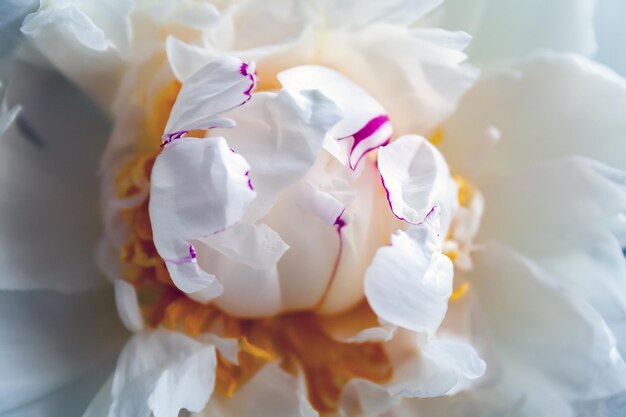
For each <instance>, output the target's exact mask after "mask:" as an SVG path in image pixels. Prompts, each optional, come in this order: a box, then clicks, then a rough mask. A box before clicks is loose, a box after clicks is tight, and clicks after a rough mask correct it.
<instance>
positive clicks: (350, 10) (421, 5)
mask: <svg viewBox="0 0 626 417" xmlns="http://www.w3.org/2000/svg"><path fill="white" fill-rule="evenodd" d="M441 2H442V0H391V1H389V0H388V1H385V2H375V3H371V4H368V5H367V6H366V7H364V6H363V3H362V2H360V1H359V0H325V1H324V2H323V3H322V4H323V6H322V7H323V12H324V13H325V15H326V16H327V19H328V20H329V22H328V25H329V26H330V27H331V28H342V29H350V30H357V29H360V28H362V27H365V26H368V25H371V24H375V23H389V24H393V25H409V24H411V23H413V22H415V21H416V20H418V19H419V18H420V17H422V16H423V15H425V14H426V13H428V12H429V11H431V10H432V9H434V8H435V7H437V6H439V4H441Z"/></svg>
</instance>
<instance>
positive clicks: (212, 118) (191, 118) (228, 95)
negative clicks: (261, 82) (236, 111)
mask: <svg viewBox="0 0 626 417" xmlns="http://www.w3.org/2000/svg"><path fill="white" fill-rule="evenodd" d="M255 85H256V75H255V74H254V64H252V63H250V64H249V63H245V62H242V61H241V60H239V59H237V58H234V57H230V56H223V57H219V58H216V59H215V60H213V61H212V62H210V63H208V64H206V65H205V66H203V67H202V68H200V69H199V70H198V71H196V72H195V73H193V75H191V76H190V77H189V78H188V79H186V80H184V83H183V87H182V89H181V90H180V93H178V97H177V99H176V103H175V104H174V107H173V108H172V112H171V113H170V118H169V119H168V121H167V125H166V126H165V132H164V141H165V142H169V141H171V140H172V139H175V138H177V137H180V136H182V135H184V134H186V133H187V132H189V131H190V130H194V129H202V130H204V129H210V128H216V127H233V126H234V123H233V122H232V120H230V119H226V118H224V117H222V116H221V115H222V113H224V112H227V111H228V110H231V109H233V108H235V107H238V106H241V105H242V104H244V103H246V102H247V101H248V100H250V97H251V92H252V89H253V88H254V86H255Z"/></svg>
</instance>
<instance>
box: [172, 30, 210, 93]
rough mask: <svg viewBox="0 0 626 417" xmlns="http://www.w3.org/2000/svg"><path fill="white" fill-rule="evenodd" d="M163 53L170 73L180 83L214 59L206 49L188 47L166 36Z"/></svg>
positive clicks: (178, 40)
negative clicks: (170, 70) (170, 69)
mask: <svg viewBox="0 0 626 417" xmlns="http://www.w3.org/2000/svg"><path fill="white" fill-rule="evenodd" d="M165 51H166V52H167V61H168V62H169V64H170V67H171V68H172V72H174V75H175V76H176V79H178V81H180V82H181V83H184V82H185V81H186V80H187V79H188V78H189V77H191V76H192V75H193V74H195V73H196V72H197V71H198V70H200V68H202V67H204V66H205V65H207V64H208V63H210V62H211V61H213V60H215V59H216V56H215V54H212V53H211V52H209V51H208V50H207V49H206V48H202V47H200V46H196V45H190V44H188V43H185V42H183V41H181V40H180V39H177V38H175V37H173V36H168V37H167V39H166V40H165Z"/></svg>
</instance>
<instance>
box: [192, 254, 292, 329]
mask: <svg viewBox="0 0 626 417" xmlns="http://www.w3.org/2000/svg"><path fill="white" fill-rule="evenodd" d="M198 264H199V265H200V267H201V268H202V269H203V270H205V271H207V272H209V273H211V274H212V275H214V276H215V277H216V278H217V279H218V280H219V282H220V285H221V287H223V293H221V294H220V295H219V297H217V298H216V299H215V300H213V302H214V303H215V305H217V306H218V307H219V308H220V309H222V310H223V311H225V312H226V313H228V314H230V315H232V316H235V317H241V318H258V317H271V316H273V315H276V314H277V313H279V312H280V311H281V309H282V308H283V306H284V304H283V300H282V294H281V289H280V281H279V279H278V271H277V268H276V266H275V265H274V266H271V267H269V268H265V269H258V268H252V267H250V266H248V265H246V264H245V263H242V262H237V261H235V260H232V259H230V258H228V257H226V256H224V255H222V254H221V253H219V252H217V251H215V250H213V249H211V248H210V247H208V246H205V245H198Z"/></svg>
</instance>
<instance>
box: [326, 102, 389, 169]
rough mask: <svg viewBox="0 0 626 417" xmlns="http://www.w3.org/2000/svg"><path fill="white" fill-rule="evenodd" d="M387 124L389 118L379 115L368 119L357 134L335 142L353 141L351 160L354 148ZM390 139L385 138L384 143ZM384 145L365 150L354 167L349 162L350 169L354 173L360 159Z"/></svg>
mask: <svg viewBox="0 0 626 417" xmlns="http://www.w3.org/2000/svg"><path fill="white" fill-rule="evenodd" d="M388 122H389V117H388V116H387V115H386V114H381V115H380V116H376V117H374V118H373V119H370V121H369V122H367V123H366V124H365V126H363V127H362V128H361V129H359V130H358V131H357V132H355V133H353V134H352V135H350V136H345V137H342V138H339V139H337V140H344V139H349V138H352V139H353V142H352V147H351V148H350V159H352V153H353V152H354V150H355V149H356V147H357V146H358V145H359V144H360V143H361V142H363V141H364V140H367V139H368V138H370V137H371V136H372V135H373V134H374V133H376V132H377V131H378V130H379V129H380V128H381V127H383V126H384V125H385V124H386V123H388ZM390 139H391V138H387V139H386V140H385V142H384V143H388V142H389V140H390ZM384 143H381V144H379V145H376V146H373V147H371V148H367V149H366V150H365V152H363V153H362V154H361V156H359V159H358V160H357V162H356V163H355V164H354V166H353V165H352V162H349V164H350V168H351V169H352V170H353V171H354V170H355V169H356V167H357V165H358V164H359V162H360V161H361V159H362V158H363V157H364V156H365V155H366V154H367V153H369V152H371V151H373V150H374V149H377V148H378V147H379V146H383V145H384Z"/></svg>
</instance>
